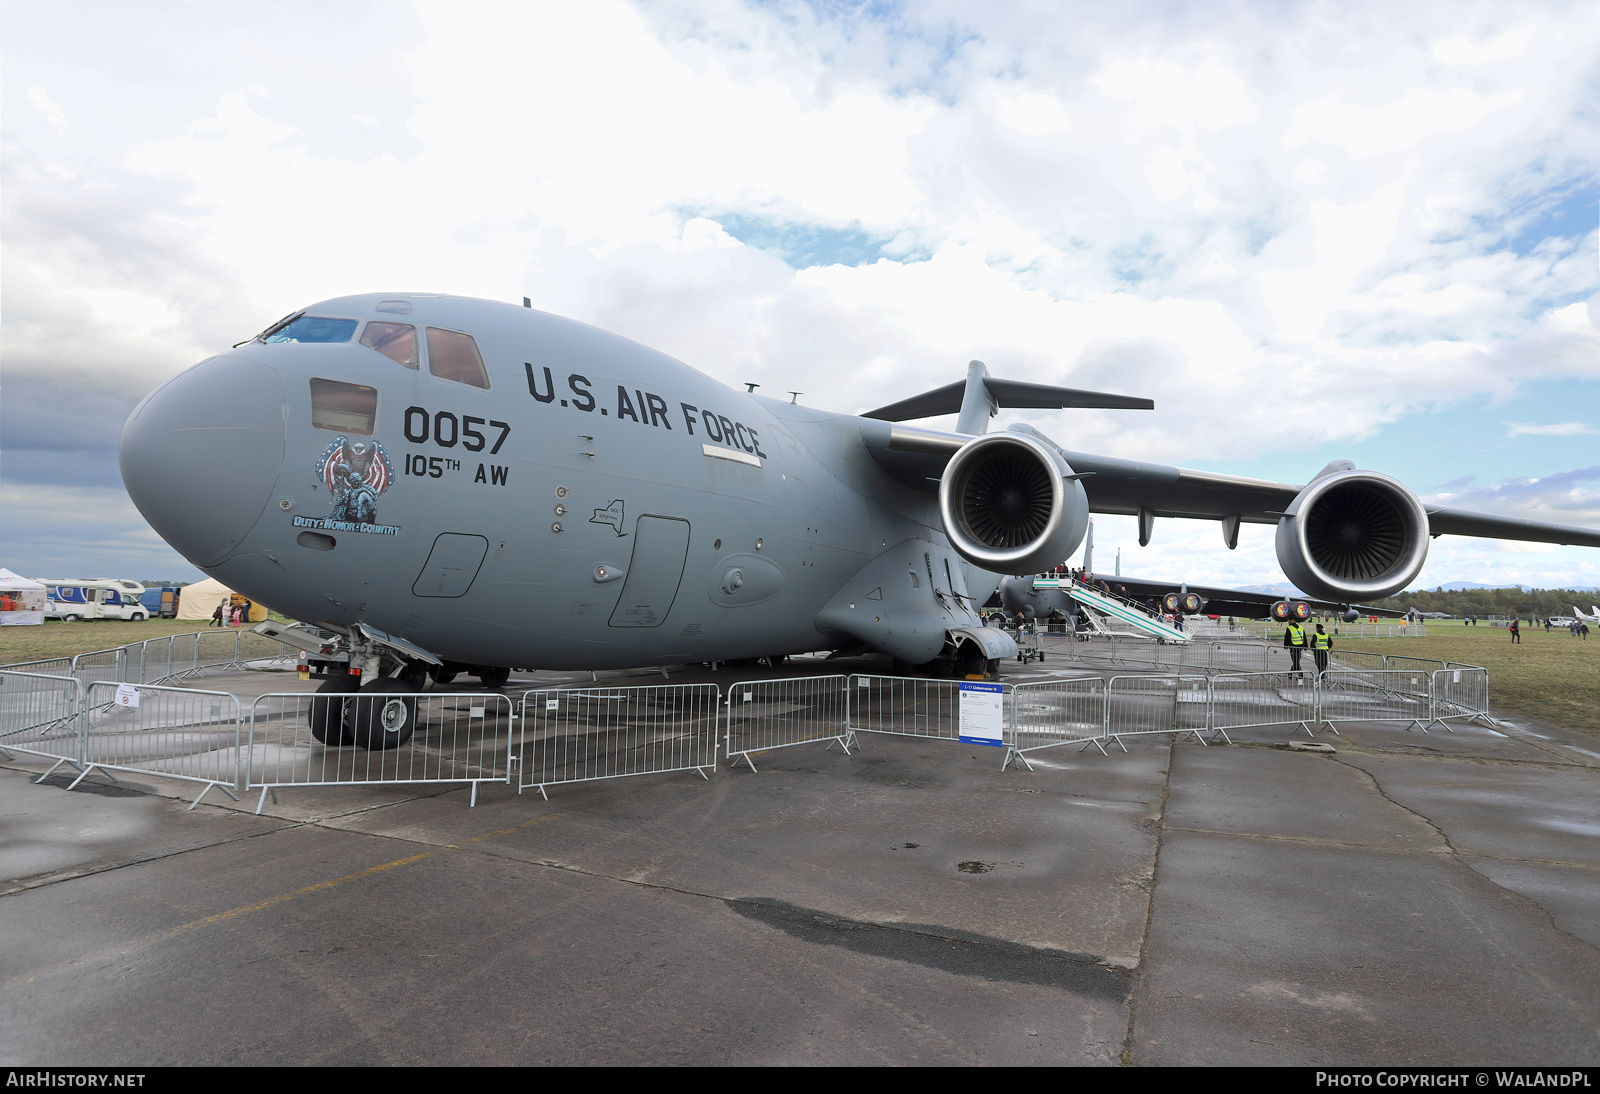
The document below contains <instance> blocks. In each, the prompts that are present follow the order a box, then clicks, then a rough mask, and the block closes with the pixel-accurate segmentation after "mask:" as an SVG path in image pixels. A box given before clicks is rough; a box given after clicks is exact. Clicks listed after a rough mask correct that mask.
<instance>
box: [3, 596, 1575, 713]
mask: <svg viewBox="0 0 1600 1094" xmlns="http://www.w3.org/2000/svg"><path fill="white" fill-rule="evenodd" d="M274 618H276V617H274ZM204 623H205V620H194V619H181V620H180V619H150V620H146V621H145V622H143V623H127V622H122V621H120V620H96V621H94V622H89V623H61V622H56V621H51V622H48V623H46V624H44V625H43V626H42V627H5V628H3V629H0V664H11V663H14V662H17V661H35V660H39V659H42V658H46V657H71V656H72V655H74V654H78V653H90V652H92V651H94V650H104V649H110V648H111V647H112V646H121V645H125V644H127V643H130V642H142V641H144V640H145V639H147V638H159V637H161V636H163V635H168V634H184V633H186V632H189V631H197V630H204V629H205V628H204V626H203V624H204ZM1590 629H1591V630H1595V631H1600V627H1591V628H1590ZM1339 647H1340V648H1341V649H1351V650H1369V651H1371V652H1373V653H1396V654H1405V655H1407V656H1410V657H1432V658H1434V659H1435V660H1439V661H1462V662H1465V663H1466V664H1469V665H1482V666H1483V667H1484V668H1486V669H1488V670H1489V697H1490V701H1491V703H1492V704H1493V705H1494V707H1495V708H1496V709H1500V710H1506V711H1509V712H1511V713H1513V714H1522V715H1526V716H1527V717H1530V718H1538V719H1540V720H1542V721H1546V722H1550V723H1552V724H1553V725H1558V726H1565V727H1566V728H1568V729H1581V730H1584V731H1586V732H1589V733H1594V734H1597V735H1600V634H1592V635H1590V638H1589V641H1587V642H1584V641H1582V640H1580V639H1575V638H1572V637H1571V636H1570V635H1568V634H1567V632H1566V631H1552V632H1551V633H1549V634H1546V633H1545V632H1544V630H1543V628H1538V629H1534V628H1529V629H1527V630H1525V631H1523V632H1522V644H1521V645H1512V643H1511V638H1510V636H1509V635H1508V634H1507V632H1506V629H1505V628H1504V627H1488V626H1477V627H1464V626H1462V625H1461V624H1460V623H1459V622H1458V621H1455V620H1429V621H1428V637H1426V638H1369V639H1365V640H1351V641H1340V643H1339Z"/></svg>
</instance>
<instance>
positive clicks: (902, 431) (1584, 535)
mask: <svg viewBox="0 0 1600 1094" xmlns="http://www.w3.org/2000/svg"><path fill="white" fill-rule="evenodd" d="M859 420H860V421H861V433H862V439H863V440H864V441H865V442H866V446H867V450H868V451H869V452H870V453H871V454H872V457H873V458H874V459H875V460H877V462H878V463H879V465H880V466H882V467H883V468H884V469H885V470H886V471H888V472H889V473H890V474H891V475H893V476H894V477H895V478H896V479H898V480H899V481H901V482H902V483H904V484H905V485H907V486H910V487H912V488H913V489H917V490H923V491H926V492H928V493H937V492H938V490H939V478H940V476H941V475H942V474H943V473H944V465H945V464H946V463H947V462H949V459H950V457H951V456H953V455H955V453H956V452H957V451H958V450H959V449H960V448H961V446H962V445H964V444H966V443H967V442H968V441H970V440H972V439H973V438H971V437H969V436H967V435H965V434H961V433H948V432H945V431H943V430H937V429H927V428H923V427H921V426H913V425H905V424H903V423H900V422H895V423H893V424H891V423H889V422H885V421H880V420H875V419H871V418H862V419H859ZM1011 430H1012V431H1013V432H1018V433H1027V434H1029V435H1031V436H1034V437H1037V438H1038V439H1040V440H1043V441H1045V442H1046V443H1049V444H1051V445H1052V446H1054V447H1055V448H1056V450H1057V451H1058V452H1060V453H1061V455H1062V458H1064V459H1065V460H1066V461H1067V463H1068V464H1070V465H1071V467H1072V469H1073V471H1075V472H1077V473H1078V474H1079V475H1080V476H1082V478H1081V479H1080V480H1079V481H1080V482H1082V484H1083V489H1084V492H1085V493H1086V494H1087V495H1088V497H1089V509H1090V511H1091V512H1095V513H1117V514H1122V515H1125V516H1141V515H1142V517H1143V518H1144V519H1145V520H1148V519H1150V518H1153V517H1191V518H1196V519H1201V520H1222V521H1233V520H1237V521H1242V522H1244V523H1246V524H1277V523H1278V518H1279V517H1281V516H1282V515H1283V511H1284V510H1285V509H1287V508H1288V506H1289V503H1290V502H1292V501H1294V499H1295V496H1296V495H1297V494H1299V493H1300V491H1301V490H1302V489H1303V487H1300V486H1296V485H1295V484H1294V483H1288V482H1272V481H1270V480H1267V479H1249V478H1243V477H1240V476H1237V475H1221V474H1218V473H1216V472H1214V471H1193V470H1190V469H1188V468H1184V467H1172V466H1170V465H1167V464H1160V463H1150V462H1146V461H1144V460H1123V459H1117V458H1116V457H1114V456H1097V455H1094V454H1092V453H1088V452H1072V451H1069V450H1067V449H1064V448H1061V447H1060V446H1059V445H1055V443H1054V442H1053V441H1050V439H1049V438H1048V437H1045V436H1044V435H1043V434H1041V433H1039V432H1038V431H1037V430H1035V429H1033V428H1032V427H1031V426H1026V425H1016V426H1012V427H1011ZM1424 508H1425V509H1426V510H1427V512H1428V526H1429V527H1428V530H1429V534H1430V535H1435V536H1442V535H1458V536H1477V537H1482V538H1488V539H1515V540H1530V541H1533V542H1538V543H1563V544H1574V545H1577V546H1581V547H1600V531H1596V530H1594V529H1590V528H1576V527H1572V526H1570V525H1562V524H1550V523H1547V522H1545V521H1537V520H1523V519H1521V518H1517V517H1501V516H1493V515H1491V514H1488V513H1473V512H1469V511H1467V510H1464V509H1451V508H1449V507H1447V506H1435V505H1425V506H1424ZM1141 537H1142V538H1148V528H1141Z"/></svg>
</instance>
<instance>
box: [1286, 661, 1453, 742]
mask: <svg viewBox="0 0 1600 1094" xmlns="http://www.w3.org/2000/svg"><path fill="white" fill-rule="evenodd" d="M1317 691H1318V695H1317V716H1318V718H1319V719H1320V720H1321V721H1324V722H1326V723H1328V725H1330V726H1332V725H1333V724H1334V723H1335V722H1405V723H1407V726H1406V728H1407V729H1409V728H1410V727H1411V726H1412V725H1415V726H1416V727H1417V728H1418V729H1421V730H1422V731H1423V732H1424V733H1426V732H1427V731H1428V725H1429V723H1430V722H1431V721H1432V720H1433V677H1432V675H1431V674H1430V673H1428V672H1427V671H1425V670H1388V669H1386V670H1383V671H1381V672H1379V671H1358V672H1346V671H1337V670H1333V669H1330V670H1329V671H1327V672H1325V673H1323V674H1322V677H1321V679H1320V680H1319V681H1318V684H1317ZM1445 728H1447V729H1448V728H1449V727H1448V726H1446V727H1445Z"/></svg>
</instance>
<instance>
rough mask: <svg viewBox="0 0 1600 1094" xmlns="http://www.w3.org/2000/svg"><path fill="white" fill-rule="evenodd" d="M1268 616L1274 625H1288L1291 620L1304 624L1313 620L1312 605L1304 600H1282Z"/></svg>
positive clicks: (1270, 610) (1271, 609)
mask: <svg viewBox="0 0 1600 1094" xmlns="http://www.w3.org/2000/svg"><path fill="white" fill-rule="evenodd" d="M1267 615H1268V617H1269V618H1270V619H1271V620H1272V621H1273V622H1274V623H1288V622H1289V621H1290V620H1299V621H1300V622H1301V623H1304V622H1305V621H1306V620H1308V619H1310V618H1311V605H1310V604H1307V603H1306V602H1305V601H1304V600H1280V601H1278V602H1277V603H1276V604H1274V605H1273V606H1272V607H1271V608H1270V609H1268V611H1267ZM1346 622H1348V620H1346Z"/></svg>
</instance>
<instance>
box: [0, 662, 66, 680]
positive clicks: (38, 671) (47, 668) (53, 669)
mask: <svg viewBox="0 0 1600 1094" xmlns="http://www.w3.org/2000/svg"><path fill="white" fill-rule="evenodd" d="M0 672H31V673H33V674H34V675H36V676H71V675H72V658H70V657H46V658H44V659H42V660H39V661H18V662H17V663H16V664H14V665H0Z"/></svg>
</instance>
